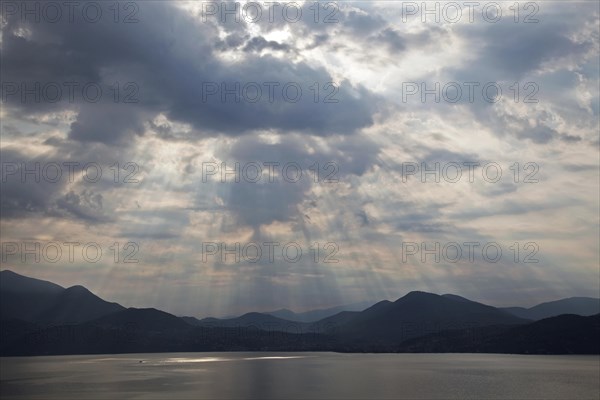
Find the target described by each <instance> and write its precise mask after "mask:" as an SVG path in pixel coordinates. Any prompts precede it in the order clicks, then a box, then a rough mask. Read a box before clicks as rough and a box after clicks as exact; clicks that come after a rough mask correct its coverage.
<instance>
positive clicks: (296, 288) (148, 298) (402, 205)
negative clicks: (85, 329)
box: [0, 1, 600, 316]
mask: <svg viewBox="0 0 600 400" xmlns="http://www.w3.org/2000/svg"><path fill="white" fill-rule="evenodd" d="M7 3H10V7H9V6H5V5H4V4H3V8H2V36H1V39H0V40H1V53H0V55H1V57H2V65H1V73H2V93H1V95H2V112H1V117H2V144H1V149H0V155H1V158H2V190H1V196H0V199H1V207H0V208H1V212H2V222H1V230H2V242H3V243H7V242H13V243H18V244H23V246H24V247H23V246H21V248H20V249H19V252H18V254H7V251H6V248H5V247H3V253H2V256H3V259H2V267H3V268H9V269H14V270H17V271H18V272H22V273H25V274H29V275H33V276H36V277H41V278H45V279H50V280H53V281H56V282H58V283H62V284H64V285H70V284H84V285H85V286H87V287H89V288H90V289H92V290H95V291H96V292H98V293H99V294H100V295H102V296H103V297H105V298H107V299H110V300H113V301H118V302H120V303H122V304H125V305H130V306H155V307H159V308H162V309H166V310H168V311H171V312H173V313H176V314H188V315H197V316H202V315H223V314H228V315H231V314H236V313H239V312H243V311H250V310H269V309H274V308H279V307H281V306H285V307H288V308H292V309H298V310H302V309H308V308H315V307H326V306H332V305H338V304H342V303H352V302H358V301H365V300H378V299H382V298H390V299H393V298H396V297H399V296H400V295H402V294H403V293H405V292H407V291H410V290H418V289H421V290H427V291H433V292H454V293H458V294H461V295H464V296H467V297H470V298H473V299H476V300H481V301H487V302H490V303H493V304H498V305H512V304H514V303H521V304H524V305H526V304H533V303H537V302H540V301H544V300H548V299H554V298H556V297H558V296H572V295H597V288H598V274H597V272H598V271H597V266H598V263H599V262H600V260H599V256H598V251H599V249H598V235H599V232H598V213H597V211H598V190H599V184H598V167H599V165H598V140H599V139H598V129H599V126H598V116H599V93H598V85H599V61H598V59H599V54H600V50H599V30H598V23H599V18H600V13H599V9H598V4H597V3H596V2H577V3H558V2H544V1H541V2H537V3H532V4H535V7H533V6H526V5H525V4H524V3H523V4H519V7H520V8H519V10H520V13H519V14H518V15H515V13H514V7H513V8H509V6H511V4H512V3H511V4H508V3H506V4H504V3H500V4H501V13H502V14H501V15H500V14H489V15H488V14H486V15H484V14H482V9H483V8H484V6H485V4H487V3H482V5H481V6H480V7H478V8H476V9H475V11H474V13H473V15H472V17H473V18H472V21H471V20H470V16H469V13H468V11H467V6H464V5H463V8H462V18H460V20H458V21H455V20H454V19H453V18H454V17H452V16H451V14H444V13H441V14H440V15H439V18H438V20H437V21H436V20H435V18H436V16H435V15H432V14H426V13H424V12H423V10H421V9H420V7H421V5H420V4H421V3H419V4H417V3H415V4H417V8H416V9H415V8H406V4H405V3H406V2H404V3H402V2H397V3H396V2H340V3H332V2H321V3H313V2H298V3H282V4H280V5H279V6H274V5H271V6H269V5H267V3H254V4H255V5H254V6H253V7H256V4H258V6H259V7H260V8H261V10H262V16H261V18H258V19H256V20H254V17H252V16H253V15H254V16H255V17H256V15H255V14H250V16H248V15H247V14H242V12H243V10H244V9H247V7H248V4H246V3H244V2H243V3H212V2H181V3H180V2H166V1H164V2H163V1H152V2H130V3H118V5H119V7H118V8H119V10H120V13H119V14H118V15H115V14H114V9H108V8H107V6H106V5H105V4H104V3H94V4H97V5H98V6H99V7H100V8H101V9H102V12H103V14H102V15H101V16H100V17H99V18H97V21H92V20H91V19H90V18H89V16H88V17H84V15H83V14H82V13H81V12H82V9H83V8H85V7H86V5H87V4H89V3H86V2H82V3H81V9H77V10H76V12H75V14H74V15H73V19H72V20H71V19H69V18H68V14H67V11H68V10H63V16H62V18H59V20H57V21H49V20H48V18H47V15H46V14H44V13H43V10H44V8H43V7H44V6H43V4H42V3H39V2H30V3H25V2H23V3H21V2H19V3H11V2H7ZM36 4H37V5H36ZM131 4H133V5H134V6H132V5H131ZM435 4H437V6H439V8H440V10H444V9H445V8H444V7H445V4H446V3H444V2H440V3H431V7H436V6H435ZM494 4H497V3H494ZM528 4H529V3H528ZM207 5H208V6H207ZM286 5H287V7H286ZM13 6H14V7H16V8H14V7H13ZM11 7H13V8H11ZM20 7H29V9H32V10H36V8H35V7H39V12H40V15H39V20H37V19H36V17H35V15H33V16H32V15H30V14H27V13H25V14H23V13H22V11H23V10H22V9H21V8H20ZM226 7H227V8H228V9H236V7H237V9H239V10H240V11H239V12H240V14H239V15H237V20H236V16H235V15H231V14H226V13H225V14H223V15H221V14H220V10H221V9H222V8H226ZM244 7H246V8H244ZM494 7H495V6H494ZM317 9H318V10H319V13H318V14H315V10H317ZM284 10H286V11H285V12H286V13H287V14H286V13H284ZM494 10H496V9H494ZM88 11H89V10H88ZM440 12H441V11H440ZM297 13H299V14H297ZM52 15H53V14H52ZM299 15H300V16H301V17H300V18H296V16H299ZM436 165H437V167H436ZM57 167H58V168H59V169H60V171H59V172H60V173H61V176H60V177H58V176H57V173H58V172H57ZM457 167H458V168H460V171H459V170H458V169H457ZM436 168H438V170H437V172H435V169H436ZM432 171H433V172H432ZM459 172H460V175H459ZM33 242H39V243H40V244H41V246H42V248H43V246H44V244H46V243H49V242H59V243H65V242H80V243H82V246H83V245H84V244H86V243H96V244H97V245H98V246H100V248H101V249H102V250H103V257H102V258H100V259H99V260H97V261H94V262H90V261H89V260H90V257H87V258H86V257H82V256H81V254H79V253H76V257H75V260H73V261H71V260H69V259H68V258H67V257H66V256H65V257H63V258H61V259H60V260H58V262H49V260H48V259H49V257H50V258H51V257H52V256H48V254H44V253H43V252H42V253H40V254H39V255H40V262H36V260H35V257H34V256H33V255H31V254H29V255H23V254H21V253H22V252H23V251H22V250H23V249H24V248H25V249H26V248H27V247H26V246H27V244H29V245H31V243H33ZM473 242H475V243H479V244H480V245H479V247H478V248H477V250H476V251H475V253H474V255H473V258H472V259H469V257H468V255H467V250H468V246H465V245H464V243H473ZM236 243H237V244H239V245H240V250H236V247H235V246H236ZM265 243H279V245H278V247H277V248H276V249H275V250H274V252H273V259H270V258H269V257H268V256H269V251H270V247H269V246H270V245H267V246H265V245H264V244H265ZM453 243H458V244H459V245H460V250H461V251H462V252H463V256H462V257H461V258H460V259H456V255H457V248H456V246H454V245H449V244H453ZM491 243H493V244H497V245H499V246H500V247H501V249H502V255H501V257H499V258H498V259H495V256H494V254H495V253H494V252H493V251H492V250H496V247H493V248H491V247H490V246H489V244H491ZM115 244H117V246H116V247H115ZM213 244H217V246H223V245H224V246H225V248H224V249H223V248H222V247H221V248H220V250H219V251H217V252H215V248H214V247H211V246H212V245H213ZM249 244H258V245H259V251H262V252H263V254H262V257H257V248H256V247H252V246H250V247H249V246H248V245H249ZM290 244H293V246H292V247H290V246H289V245H290ZM407 244H409V246H408V247H407ZM415 244H416V245H418V250H417V252H416V253H415V254H410V256H407V254H408V253H414V252H415V248H414V247H410V246H413V245H415ZM515 244H516V247H515ZM286 245H288V246H287V247H285V246H286ZM436 245H439V250H435V249H436ZM486 245H488V247H487V248H486V251H487V250H489V252H487V253H482V248H483V247H485V246H486ZM111 246H112V247H111ZM453 246H454V247H453ZM284 247H285V248H286V251H287V250H289V251H287V252H282V248H284ZM115 248H118V249H119V252H118V254H115ZM298 248H299V249H300V250H301V251H302V256H301V257H299V258H296V257H297V250H298ZM228 249H229V250H228ZM232 249H233V250H232ZM428 249H434V250H433V253H432V252H429V253H428V251H429V250H428ZM515 249H518V251H516V250H515ZM221 250H224V252H225V253H227V251H229V253H228V254H223V251H221ZM40 251H41V250H40ZM11 252H12V251H11ZM11 252H8V253H11ZM25 253H26V251H25ZM22 256H23V257H22ZM117 256H118V257H117ZM236 256H239V258H240V259H239V260H237V259H236ZM436 257H438V258H439V260H438V259H437V258H436ZM528 257H529V258H528ZM92 258H93V257H92ZM125 259H127V260H130V261H131V260H135V261H136V262H131V263H125V262H124V260H125ZM525 259H528V260H535V261H536V262H524V260H525Z"/></svg>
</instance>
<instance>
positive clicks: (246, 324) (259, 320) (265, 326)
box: [185, 312, 308, 332]
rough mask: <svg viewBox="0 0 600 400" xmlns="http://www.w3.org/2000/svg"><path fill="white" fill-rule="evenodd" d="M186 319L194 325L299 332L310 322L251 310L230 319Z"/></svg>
mask: <svg viewBox="0 0 600 400" xmlns="http://www.w3.org/2000/svg"><path fill="white" fill-rule="evenodd" d="M185 321H186V322H188V323H190V324H192V325H194V326H202V327H208V328H253V329H260V330H264V331H280V332H299V331H301V330H303V329H306V327H307V326H308V324H305V323H302V322H295V321H288V320H285V319H282V318H277V317H274V316H272V315H268V314H262V313H257V312H251V313H247V314H244V315H242V316H240V317H236V318H229V319H218V318H203V319H201V320H198V319H196V318H193V319H192V318H190V317H185Z"/></svg>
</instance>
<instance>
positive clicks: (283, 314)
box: [264, 302, 373, 322]
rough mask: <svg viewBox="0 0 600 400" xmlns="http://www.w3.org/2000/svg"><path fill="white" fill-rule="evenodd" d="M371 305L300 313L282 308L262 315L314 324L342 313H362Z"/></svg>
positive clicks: (358, 304)
mask: <svg viewBox="0 0 600 400" xmlns="http://www.w3.org/2000/svg"><path fill="white" fill-rule="evenodd" d="M372 305H373V302H361V303H353V304H347V305H343V306H337V307H330V308H323V309H317V310H310V311H305V312H301V313H296V312H293V311H291V310H288V309H285V308H282V309H280V310H276V311H271V312H266V313H264V314H268V315H272V316H274V317H277V318H281V319H285V320H288V321H296V322H316V321H319V320H322V319H324V318H327V317H330V316H332V315H335V314H338V313H340V312H342V311H362V310H364V309H365V308H368V307H370V306H372Z"/></svg>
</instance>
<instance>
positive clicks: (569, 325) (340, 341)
mask: <svg viewBox="0 0 600 400" xmlns="http://www.w3.org/2000/svg"><path fill="white" fill-rule="evenodd" d="M363 306H365V308H364V309H360V308H361V307H363ZM349 310H352V311H349ZM284 317H288V318H284ZM599 333H600V299H593V298H583V297H574V298H568V299H563V300H557V301H554V302H549V303H543V304H540V305H538V306H535V307H531V308H520V307H512V308H496V307H492V306H489V305H485V304H482V303H478V302H476V301H472V300H469V299H466V298H464V297H461V296H458V295H453V294H444V295H437V294H433V293H427V292H419V291H413V292H410V293H408V294H406V295H405V296H403V297H400V298H399V299H397V300H396V301H393V302H392V301H388V300H383V301H381V302H378V303H376V304H373V305H370V303H369V304H363V305H359V304H356V305H350V306H341V307H336V308H330V309H323V310H315V311H309V312H305V313H294V312H292V311H290V310H284V309H282V310H278V311H274V312H270V313H258V312H251V313H247V314H244V315H242V316H239V317H234V318H223V319H218V318H204V319H197V318H194V317H177V316H175V315H172V314H169V313H167V312H164V311H160V310H157V309H154V308H145V309H139V308H125V307H123V306H121V305H119V304H117V303H110V302H107V301H105V300H103V299H101V298H100V297H98V296H96V295H94V294H93V293H91V292H90V291H89V290H87V289H86V288H84V287H83V286H73V287H69V288H63V287H61V286H59V285H56V284H54V283H52V282H47V281H42V280H38V279H34V278H29V277H25V276H22V275H19V274H16V273H14V272H12V271H8V270H5V271H0V355H3V356H17V355H41V354H100V353H134V352H135V353H137V352H163V351H252V350H261V351H268V350H278V351H340V352H490V353H522V354H526V353H532V354H598V353H600V349H599V344H598V343H599V341H598V340H597V338H598V337H599V335H598V334H599Z"/></svg>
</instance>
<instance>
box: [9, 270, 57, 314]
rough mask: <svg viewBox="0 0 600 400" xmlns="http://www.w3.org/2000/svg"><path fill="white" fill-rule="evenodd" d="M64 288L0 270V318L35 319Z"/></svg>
mask: <svg viewBox="0 0 600 400" xmlns="http://www.w3.org/2000/svg"><path fill="white" fill-rule="evenodd" d="M64 290H65V289H64V288H63V287H62V286H58V285H56V284H54V283H51V282H47V281H42V280H39V279H33V278H28V277H25V276H22V275H19V274H16V273H14V272H12V271H8V270H5V271H0V320H3V319H13V318H14V319H20V320H24V321H35V320H36V319H37V318H38V317H39V316H40V315H42V313H43V311H44V310H45V309H47V308H48V305H49V304H51V303H52V302H53V301H54V300H55V299H56V297H57V295H59V294H60V293H61V292H63V291H64Z"/></svg>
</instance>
